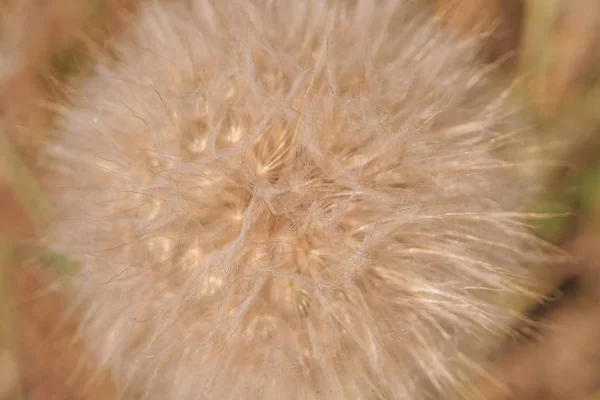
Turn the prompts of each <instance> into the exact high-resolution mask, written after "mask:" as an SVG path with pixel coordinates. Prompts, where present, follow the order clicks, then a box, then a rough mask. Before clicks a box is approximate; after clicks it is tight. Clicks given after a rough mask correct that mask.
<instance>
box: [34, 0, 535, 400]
mask: <svg viewBox="0 0 600 400" xmlns="http://www.w3.org/2000/svg"><path fill="white" fill-rule="evenodd" d="M114 47H115V51H114V54H116V56H117V60H116V61H115V60H114V59H109V57H106V58H102V57H101V58H100V60H99V61H98V64H97V66H96V68H95V71H94V74H93V76H92V77H90V78H89V79H87V80H85V81H83V82H81V83H80V84H79V85H78V86H77V88H76V89H74V93H73V94H72V99H71V105H70V106H68V107H64V110H63V112H62V117H61V119H60V129H59V130H58V131H57V132H58V140H57V141H55V142H53V143H52V144H50V145H48V147H47V151H46V153H47V156H48V158H47V160H46V163H47V164H46V165H47V166H49V167H50V169H51V171H52V172H51V173H50V174H49V175H48V176H47V177H46V180H45V185H46V187H48V189H49V191H50V192H51V195H52V197H53V199H54V201H55V204H56V209H57V210H58V213H59V218H58V219H57V221H56V223H55V224H54V225H53V226H52V228H51V229H50V230H49V232H48V234H47V236H46V237H47V241H48V242H49V244H50V247H52V248H53V249H55V250H60V251H64V252H66V253H67V254H69V255H71V256H72V257H74V258H76V259H77V260H78V261H80V263H81V268H80V270H79V271H78V272H77V274H75V275H74V276H73V277H69V278H68V280H67V281H66V282H65V283H66V285H65V290H66V292H67V293H68V294H69V295H70V298H71V300H72V304H73V305H74V307H76V309H77V311H78V313H79V315H80V316H81V330H82V335H83V337H84V338H85V339H86V340H87V342H88V343H89V344H90V346H91V347H92V349H94V350H95V351H97V354H98V356H99V357H100V359H101V361H102V362H103V363H105V364H106V365H108V366H109V367H110V368H111V369H112V371H113V373H114V376H115V378H116V380H117V382H118V383H119V385H120V387H121V389H122V390H123V393H124V395H125V397H127V398H147V399H179V400H187V399H205V398H213V399H241V398H248V399H259V398H260V399H288V398H289V399H376V398H382V399H392V398H393V399H411V400H413V399H429V398H439V396H440V395H441V394H442V393H445V392H446V391H447V390H449V389H459V390H460V391H466V390H468V388H467V386H466V382H467V379H468V377H469V376H471V375H473V374H476V373H478V372H479V371H481V362H482V361H483V358H484V356H485V353H486V352H485V349H488V348H490V347H489V345H490V343H492V342H491V341H490V340H491V339H490V338H492V337H494V336H495V335H496V334H499V333H501V332H503V331H505V330H507V329H508V328H509V324H510V322H511V318H512V317H511V313H510V312H509V311H508V308H507V306H506V304H505V302H504V299H505V297H506V296H507V295H514V294H516V293H522V292H524V286H523V285H524V284H525V281H526V277H527V273H528V272H527V271H528V266H529V264H530V263H531V262H532V261H533V260H534V259H536V257H538V256H539V255H540V254H541V253H540V251H539V245H538V243H537V242H536V240H535V239H534V238H532V237H531V236H530V235H529V234H528V233H527V230H526V227H525V226H524V224H522V223H520V222H518V221H516V220H515V219H514V216H515V215H516V213H515V212H516V211H518V207H519V205H520V202H521V201H522V200H523V196H524V195H525V194H526V193H528V191H529V187H528V186H527V185H521V182H520V181H518V180H517V178H516V174H515V173H514V164H511V163H508V162H506V161H503V160H502V159H501V158H500V157H499V156H498V155H497V153H498V150H499V149H500V148H501V147H502V146H504V145H507V144H510V143H511V142H512V141H514V140H515V132H516V129H518V127H519V125H518V124H515V123H514V121H515V117H514V115H512V112H511V109H510V107H508V105H507V101H506V95H505V94H504V93H502V92H498V91H497V90H495V89H494V88H493V86H492V85H491V83H490V82H489V77H488V73H487V72H486V71H485V70H484V69H482V67H480V66H478V64H477V63H476V45H475V44H474V43H471V42H470V41H468V40H458V39H457V38H452V37H450V35H448V34H447V33H445V32H443V31H441V30H440V29H439V27H438V26H437V25H436V22H435V21H433V20H430V19H427V18H425V17H424V16H423V15H422V14H419V13H415V12H414V9H413V8H412V6H410V7H409V5H408V4H407V2H405V1H394V0H382V1H374V0H358V1H356V2H354V3H353V4H350V3H342V4H337V5H336V4H333V3H332V2H329V3H328V2H325V1H320V0H306V1H274V0H223V1H212V2H211V1H208V0H191V1H189V2H170V3H148V4H145V5H144V7H143V9H142V13H141V16H140V18H139V21H138V22H137V23H135V24H134V25H133V26H132V28H131V29H130V31H129V32H127V33H126V34H125V35H124V36H123V37H122V38H120V40H119V41H117V43H116V44H115V46H114Z"/></svg>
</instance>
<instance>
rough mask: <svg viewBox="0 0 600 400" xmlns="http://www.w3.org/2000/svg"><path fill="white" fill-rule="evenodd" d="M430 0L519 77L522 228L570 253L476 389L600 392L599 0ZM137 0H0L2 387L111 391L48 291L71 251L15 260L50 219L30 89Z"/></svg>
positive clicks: (545, 395)
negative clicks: (528, 180) (543, 151)
mask: <svg viewBox="0 0 600 400" xmlns="http://www.w3.org/2000/svg"><path fill="white" fill-rule="evenodd" d="M139 1H142V0H139ZM164 1H168V0H164ZM428 1H429V2H430V5H431V7H432V10H433V12H436V13H438V15H439V16H440V18H442V19H443V21H444V23H445V24H447V26H448V28H449V29H452V30H455V31H456V32H458V33H461V34H482V35H485V40H486V42H487V46H486V54H485V55H486V57H487V58H488V60H489V61H491V62H493V63H494V65H495V66H497V70H498V73H497V79H498V80H499V81H502V82H501V83H507V82H516V85H518V87H519V90H517V91H516V96H517V97H518V99H516V100H517V101H519V102H522V103H523V104H524V105H525V106H526V108H527V109H528V110H529V112H530V113H531V116H532V120H533V123H534V126H535V130H534V132H533V137H532V140H537V141H538V142H539V143H541V144H544V145H550V146H549V148H550V149H551V153H550V156H549V158H548V163H546V164H539V165H538V164H536V165H532V166H531V167H530V170H527V171H524V172H525V173H528V174H531V176H534V177H535V179H537V180H539V181H540V182H541V183H543V185H544V186H545V188H546V190H545V191H544V195H543V196H542V198H540V199H539V201H538V204H535V205H534V206H535V207H536V208H537V209H539V210H540V211H542V212H547V213H552V214H553V215H554V216H553V217H549V218H546V219H544V220H543V221H541V222H540V223H539V224H538V226H535V227H534V229H536V230H537V231H538V232H539V234H540V235H541V236H543V237H545V238H546V239H548V240H550V241H552V242H553V243H554V244H556V245H557V246H560V247H562V248H564V249H565V250H568V251H569V252H571V253H572V254H573V255H574V262H573V263H571V264H565V265H560V266H555V267H548V270H547V271H546V273H545V274H543V276H540V277H539V278H538V280H539V282H538V283H539V287H540V289H541V290H544V291H546V292H547V294H548V297H549V301H548V303H547V304H545V305H542V306H539V305H534V304H523V307H524V309H525V310H527V311H528V313H529V315H530V317H531V318H532V319H533V320H534V322H535V324H531V323H527V324H524V325H523V327H520V332H521V335H517V336H515V338H514V339H510V340H508V341H507V343H506V344H505V346H504V351H502V352H501V354H499V355H498V357H497V359H496V360H494V367H493V369H492V373H493V374H494V376H495V377H496V378H497V380H498V382H499V383H500V384H502V385H503V386H504V387H502V385H494V386H489V385H485V386H482V388H481V392H482V395H483V396H487V398H489V399H492V400H508V399H516V400H520V399H522V400H533V399H540V400H542V399H544V400H546V399H547V400H553V399H556V400H563V399H564V400H566V399H569V400H594V399H599V400H600V1H598V0H428ZM139 6H140V3H136V2H135V0H0V43H2V44H1V45H0V399H3V398H6V399H32V400H37V399H40V400H42V399H48V400H54V399H56V400H63V399H73V400H83V399H100V400H102V399H115V398H116V393H115V389H114V387H113V385H112V382H111V379H110V376H109V375H108V373H107V372H105V371H99V372H98V371H97V370H96V369H95V368H94V360H93V358H92V357H91V356H89V355H88V354H86V353H85V349H84V347H83V346H82V345H81V343H79V342H78V341H77V335H76V330H75V327H74V326H73V325H71V324H70V323H68V322H66V320H65V318H64V317H65V316H64V310H65V309H66V307H65V304H64V303H63V301H62V299H60V298H57V297H55V296H53V295H50V294H49V291H48V290H47V285H48V283H49V282H51V280H52V278H53V277H54V276H56V275H57V274H63V273H69V270H70V268H71V265H70V263H69V261H68V260H67V259H65V258H64V257H62V256H60V255H56V256H52V257H48V256H46V257H44V258H42V259H41V260H40V262H39V264H40V265H37V266H31V265H24V264H23V262H22V260H23V259H24V258H25V257H23V255H24V254H27V255H31V252H32V251H35V249H32V248H31V247H29V246H27V242H28V239H29V238H31V237H33V236H34V235H35V232H36V230H37V229H39V228H40V227H43V224H44V222H45V220H46V219H47V218H48V215H47V211H46V210H45V208H44V207H43V196H42V193H41V191H40V190H39V188H38V186H37V184H36V176H37V174H38V173H39V172H40V171H39V170H38V168H39V166H35V165H34V163H33V160H34V159H35V156H36V152H37V147H38V145H39V142H40V138H41V137H42V135H44V134H45V132H47V128H48V127H49V126H50V124H51V121H52V109H51V108H50V107H45V106H44V101H40V100H48V102H50V100H52V99H56V96H58V93H59V91H58V90H57V87H58V85H60V82H61V80H63V79H64V78H65V77H66V76H68V75H73V74H76V73H78V71H80V70H82V69H84V67H85V65H86V52H87V51H89V50H90V49H102V48H104V47H105V46H106V40H107V38H108V37H109V36H110V35H115V34H118V32H119V30H121V29H122V28H123V27H124V26H127V24H129V23H131V19H129V18H123V15H125V14H126V13H123V11H128V12H129V11H135V9H136V7H139ZM490 28H492V30H491V32H490ZM15 49H16V50H17V51H15ZM8 54H18V55H19V58H18V59H15V58H14V57H13V58H11V57H7V55H8ZM473 384H474V385H477V383H476V382H474V383H473ZM507 388H509V389H510V390H511V391H512V392H511V393H508V392H507V391H506V389H507Z"/></svg>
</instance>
